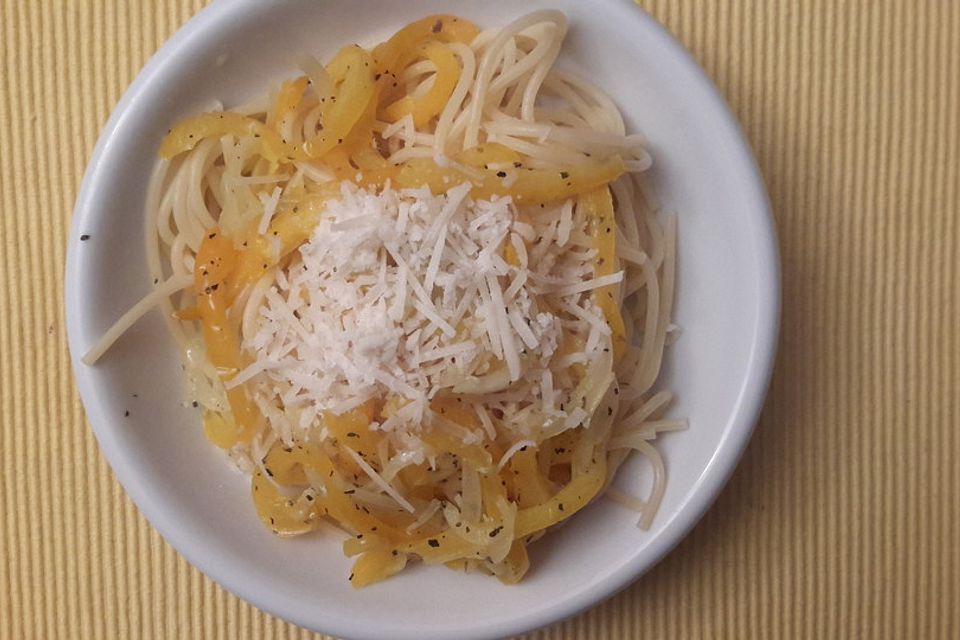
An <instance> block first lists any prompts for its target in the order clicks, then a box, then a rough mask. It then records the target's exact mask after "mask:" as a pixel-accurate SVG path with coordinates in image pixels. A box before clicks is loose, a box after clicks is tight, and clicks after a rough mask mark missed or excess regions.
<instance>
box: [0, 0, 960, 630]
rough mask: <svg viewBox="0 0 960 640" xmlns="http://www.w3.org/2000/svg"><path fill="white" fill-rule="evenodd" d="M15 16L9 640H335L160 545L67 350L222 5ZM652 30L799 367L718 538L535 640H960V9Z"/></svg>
mask: <svg viewBox="0 0 960 640" xmlns="http://www.w3.org/2000/svg"><path fill="white" fill-rule="evenodd" d="M0 3H2V4H0V7H2V8H0V51H2V56H0V65H2V71H0V83H2V88H3V90H2V94H0V198H2V200H0V246H2V252H0V277H2V279H3V284H2V286H0V385H2V386H0V398H2V423H0V638H3V639H4V640H20V639H33V638H38V639H46V638H224V639H227V638H229V639H233V638H249V639H256V640H261V639H267V638H283V639H287V638H307V637H314V636H313V635H312V634H310V633H309V632H307V631H304V630H301V629H298V628H297V627H294V626H292V625H290V624H287V623H285V622H283V621H280V620H277V619H275V618H272V617H270V616H268V615H265V614H263V613H261V612H259V611H258V610H257V609H255V608H254V607H252V606H250V605H248V604H246V603H244V602H242V601H240V600H238V599H237V598H235V597H233V596H231V595H229V594H228V593H226V592H224V591H223V590H222V589H220V588H218V587H217V586H215V585H214V584H213V583H212V582H210V581H209V580H208V579H206V578H205V577H203V576H202V575H201V574H200V573H199V572H198V571H197V570H195V569H193V568H192V567H191V566H190V565H188V564H187V563H186V561H184V560H183V559H182V558H181V557H180V556H178V555H177V554H176V553H175V552H174V551H173V550H172V549H171V548H170V547H169V546H167V544H166V543H164V542H163V540H162V539H161V538H160V536H159V535H158V534H157V533H156V532H155V531H154V530H153V529H152V528H151V527H150V526H149V525H148V524H147V522H146V521H145V520H144V518H143V517H142V516H141V515H140V514H139V512H138V511H137V510H136V508H135V507H134V506H133V505H132V503H131V502H130V500H129V499H128V498H127V497H126V495H125V494H124V492H123V490H122V489H121V488H120V486H119V484H118V483H117V481H116V479H115V478H114V476H113V475H112V473H111V471H110V469H109V468H108V466H107V464H106V462H105V461H104V459H103V457H102V455H101V454H100V452H99V450H98V448H97V445H96V442H95V440H94V438H93V435H92V433H91V431H90V429H89V426H88V425H87V424H86V422H85V419H84V414H83V410H82V407H81V405H80V402H79V399H78V397H77V393H76V390H75V388H74V384H73V381H72V377H71V373H70V367H69V360H68V356H67V350H66V346H65V329H64V317H63V304H62V300H63V264H64V252H65V247H66V243H67V235H68V228H69V223H70V216H71V209H72V207H73V203H74V200H75V198H76V195H77V190H78V187H79V183H80V179H81V177H82V174H83V171H84V168H85V165H86V162H87V160H88V158H89V157H90V153H91V150H92V149H93V145H94V143H95V141H96V139H97V136H98V134H99V131H100V128H101V127H102V126H103V124H104V123H105V122H106V119H107V117H108V115H109V113H110V110H111V108H112V107H113V105H114V104H115V103H116V102H117V100H118V99H119V97H120V95H121V94H122V92H123V91H124V89H125V88H126V86H127V85H128V84H129V83H130V81H131V80H132V79H133V77H134V75H135V74H136V72H137V71H138V70H139V69H140V67H141V66H142V65H143V63H144V62H145V61H146V59H147V58H148V57H149V56H150V55H151V54H152V53H153V52H154V51H155V50H156V48H157V47H159V45H160V44H161V43H162V42H163V41H164V40H165V39H166V38H167V37H168V36H169V35H170V34H171V33H172V32H173V31H174V30H175V29H177V28H178V27H179V26H180V25H181V24H182V23H183V22H185V21H186V20H187V19H188V18H189V17H190V16H191V15H192V14H193V13H195V12H196V11H197V10H198V9H199V8H200V6H201V4H202V3H200V2H198V1H195V0H194V1H188V0H170V1H166V2H146V1H144V2H140V1H138V2H126V1H125V0H71V1H69V2H64V1H58V0H40V1H36V2H28V1H20V2H17V1H14V0H0ZM641 5H642V6H643V7H644V8H646V9H647V10H648V11H650V12H651V13H652V14H653V15H654V16H655V17H657V18H658V19H659V20H660V21H662V22H663V23H664V24H665V25H666V26H667V27H668V28H669V29H670V30H671V31H672V32H673V33H674V34H676V36H677V37H678V38H679V39H680V40H681V41H682V42H683V43H684V44H685V45H686V46H687V47H688V48H689V49H690V50H691V51H692V52H693V54H694V56H696V58H697V59H698V60H699V61H700V63H701V64H702V65H703V66H704V68H705V69H706V70H707V73H708V74H709V75H710V76H711V77H712V78H713V80H714V81H715V82H716V83H717V85H718V86H719V88H720V91H721V92H722V93H723V94H724V96H726V98H727V100H728V101H729V103H730V105H731V107H732V109H733V111H734V113H735V114H736V116H737V117H738V118H739V120H740V122H741V123H742V125H743V128H744V130H745V132H746V135H747V137H748V138H749V140H750V142H751V144H752V145H753V148H754V149H755V151H756V156H757V159H758V161H759V164H760V167H761V169H762V171H763V174H764V177H765V179H766V182H767V186H768V188H769V192H770V198H771V201H772V204H773V212H774V216H775V217H776V223H777V228H778V232H779V235H780V249H781V255H782V260H783V322H782V334H781V339H780V354H779V359H778V363H777V367H776V371H775V374H774V379H773V384H772V387H771V391H770V396H769V399H768V401H767V404H766V408H765V410H764V412H763V417H762V419H761V420H760V424H759V426H758V428H757V431H756V435H755V436H754V438H753V440H752V442H751V444H750V447H749V449H748V450H747V453H746V455H745V457H744V459H743V461H742V463H741V464H740V466H739V467H738V469H737V472H736V474H735V475H734V477H733V479H732V481H731V482H730V484H729V485H728V486H727V488H726V490H725V491H724V492H723V494H722V495H721V497H720V499H719V500H718V502H717V503H716V504H715V506H714V507H713V508H712V509H711V510H710V511H709V513H708V514H707V515H706V517H705V518H704V519H703V521H702V522H701V523H700V524H699V525H698V526H697V527H696V529H695V530H694V531H693V533H692V534H691V535H690V536H689V537H688V538H687V539H686V540H685V541H684V542H683V543H682V544H681V545H680V546H679V547H677V549H676V550H675V551H673V553H671V554H670V555H669V556H668V557H667V558H666V559H665V560H664V561H663V562H661V563H660V564H659V565H658V566H657V567H656V568H655V569H653V570H652V571H651V572H650V573H649V574H647V575H646V576H645V577H643V578H642V579H640V580H639V581H638V582H637V583H635V584H634V585H633V586H631V587H630V588H628V589H627V590H626V591H624V592H622V593H620V594H619V595H617V596H616V597H614V598H613V599H611V600H609V601H607V602H604V603H603V604H601V605H599V606H597V607H595V608H593V609H591V610H589V611H588V612H586V613H584V614H582V615H580V616H579V617H577V618H574V619H572V620H569V621H566V622H564V623H561V624H559V625H556V626H554V627H552V628H549V629H546V630H543V631H540V632H538V633H535V634H533V635H532V636H531V637H534V638H540V639H543V640H546V639H549V640H558V639H560V638H578V639H582V640H587V639H590V640H594V639H597V640H599V639H600V638H668V637H669V638H674V637H675V638H705V639H706V638H709V639H713V638H755V637H756V638H788V637H789V638H933V637H939V638H948V637H956V633H957V629H958V628H960V607H958V606H957V603H958V602H960V528H958V524H960V522H958V517H957V512H958V509H960V462H958V460H960V434H958V431H960V411H958V408H960V407H958V405H960V402H958V396H960V338H958V333H960V281H958V275H960V256H958V254H957V251H958V249H960V231H958V225H957V217H958V213H960V193H958V186H960V157H958V156H960V122H958V119H960V46H958V45H960V3H958V2H953V1H951V0H918V1H914V0H899V1H881V0H860V1H847V0H835V1H828V0H805V1H803V2H797V1H794V0H781V1H773V0H770V1H767V0H657V1H654V0H649V1H643V2H641Z"/></svg>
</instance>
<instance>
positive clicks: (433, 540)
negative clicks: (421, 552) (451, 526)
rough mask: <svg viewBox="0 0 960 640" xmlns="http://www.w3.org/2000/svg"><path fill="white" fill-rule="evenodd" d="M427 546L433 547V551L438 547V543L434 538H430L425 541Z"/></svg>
mask: <svg viewBox="0 0 960 640" xmlns="http://www.w3.org/2000/svg"><path fill="white" fill-rule="evenodd" d="M427 544H428V545H430V546H431V547H433V548H434V549H436V548H437V547H439V546H440V541H439V540H437V539H436V538H430V539H429V540H427Z"/></svg>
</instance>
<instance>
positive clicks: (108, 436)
mask: <svg viewBox="0 0 960 640" xmlns="http://www.w3.org/2000/svg"><path fill="white" fill-rule="evenodd" d="M604 4H605V5H608V6H609V8H610V9H612V10H613V9H618V10H620V11H621V13H623V14H624V16H628V14H633V15H632V17H626V18H625V19H629V20H633V21H634V23H635V28H637V29H643V30H644V35H645V36H646V37H648V38H649V39H651V40H653V41H654V42H653V44H652V45H651V46H654V47H658V48H662V49H663V50H665V51H666V52H667V54H668V55H669V56H670V57H672V58H673V60H674V62H675V64H678V65H682V66H683V67H684V71H685V72H687V73H689V74H690V79H691V81H693V82H695V84H696V88H697V91H698V92H699V94H700V98H701V99H703V100H705V101H706V102H707V103H709V104H707V107H706V108H709V109H711V110H713V111H715V112H716V113H717V114H718V116H719V117H720V118H721V119H722V122H723V130H722V132H721V133H722V134H723V135H724V136H725V139H726V142H728V143H729V144H728V149H729V152H730V154H731V162H732V163H735V164H737V165H738V166H741V167H742V168H743V169H742V170H743V172H744V175H743V178H744V184H745V185H747V186H746V189H745V194H746V196H747V200H746V206H745V207H744V209H743V214H744V215H748V216H750V222H751V225H750V229H751V231H752V234H753V238H751V243H752V245H753V246H754V248H755V250H756V252H757V265H758V267H759V268H758V270H757V280H758V283H757V295H758V298H757V312H756V313H757V321H756V326H757V330H756V332H755V334H754V336H753V338H752V341H751V351H750V356H749V360H748V366H747V370H746V373H745V376H744V380H743V383H742V385H741V388H740V395H739V397H738V398H737V402H736V408H735V410H734V411H733V412H732V414H731V417H730V418H729V420H728V421H727V422H728V425H729V427H728V428H727V429H726V431H725V434H724V437H723V438H722V439H721V440H720V443H719V445H718V446H717V448H716V450H715V451H714V453H713V455H712V457H711V458H710V461H709V462H708V464H707V465H706V467H704V469H703V471H702V473H701V475H700V478H699V480H698V482H697V485H696V487H695V488H694V489H693V490H692V491H691V493H690V497H689V499H688V500H687V501H686V503H685V504H684V505H683V508H682V509H681V510H680V511H679V512H678V513H677V514H676V515H675V517H673V518H672V520H671V522H670V524H669V526H668V527H667V528H665V529H664V530H663V532H662V533H661V534H660V535H658V536H656V537H655V538H653V539H651V540H650V541H649V543H648V545H647V546H648V547H649V548H650V549H651V552H650V553H648V554H647V555H646V556H642V557H641V556H638V557H635V558H633V559H631V561H629V562H626V563H624V564H623V565H621V566H620V567H618V568H617V569H616V570H614V571H613V572H612V573H611V574H610V577H609V578H608V579H606V580H604V581H602V582H600V583H599V584H596V585H592V586H590V587H588V588H585V589H583V590H582V591H581V592H580V593H578V594H577V595H576V596H574V597H572V598H570V599H567V600H564V601H562V602H561V603H560V604H553V605H551V606H550V607H547V608H544V609H542V610H541V611H539V612H537V613H533V614H527V615H525V616H521V617H515V618H511V619H507V620H501V621H492V622H490V623H489V624H487V625H485V626H483V627H481V628H477V627H474V628H471V629H469V630H465V631H466V635H464V636H463V637H471V638H489V637H499V636H506V635H513V634H519V633H524V632H527V631H530V630H533V629H537V628H541V627H543V626H546V625H549V624H552V623H555V622H558V621H560V620H562V619H565V618H568V617H571V616H573V615H576V614H577V613H580V612H581V611H583V610H585V609H587V608H589V607H590V606H592V605H594V604H596V603H597V602H599V601H601V600H603V599H606V598H608V597H610V596H612V595H613V594H615V593H616V592H618V591H620V590H622V589H624V588H625V587H626V586H628V585H629V584H631V583H632V582H633V581H635V580H636V579H637V578H639V577H640V576H641V575H642V574H643V573H645V572H646V571H649V570H650V569H651V568H652V567H653V566H654V565H655V564H657V563H658V562H659V561H660V560H661V559H662V558H663V557H664V556H665V555H666V554H667V553H668V552H669V551H670V550H671V549H673V548H674V547H675V546H676V545H677V544H678V543H679V542H680V541H681V540H682V539H683V538H685V537H686V536H687V534H688V533H689V532H690V530H691V529H692V528H693V527H694V525H696V523H697V522H698V521H699V520H700V519H701V518H702V517H703V515H704V514H705V513H706V511H707V509H709V507H710V506H711V505H712V504H713V503H714V501H715V500H716V498H717V496H718V495H719V493H720V491H721V490H722V489H723V488H724V486H725V485H726V483H727V481H728V480H729V478H730V476H731V475H732V473H733V470H734V468H735V467H736V465H737V463H738V462H739V460H740V458H741V456H742V455H743V452H744V451H745V449H746V445H747V443H748V442H749V440H750V437H751V435H752V433H753V429H754V427H755V425H756V422H757V420H758V419H759V415H760V411H761V409H762V407H763V401H764V398H765V396H766V392H767V389H768V386H769V383H770V378H771V376H772V372H773V365H774V361H775V356H776V349H777V341H778V335H779V322H780V305H781V284H780V259H779V253H778V243H777V236H776V230H775V226H774V221H773V216H772V212H771V208H770V204H769V199H768V196H767V193H766V190H765V187H764V183H763V179H762V176H761V173H760V170H759V167H758V166H757V163H756V161H755V159H754V157H753V154H752V153H751V150H750V146H749V143H748V141H747V139H746V136H745V135H744V134H743V131H742V130H741V128H740V125H739V124H738V122H737V121H736V119H735V118H734V116H733V115H732V113H731V111H730V109H729V107H728V105H727V103H726V101H725V100H724V99H723V97H722V96H721V94H720V93H719V91H718V89H717V88H716V87H715V85H714V84H713V82H712V81H711V80H710V79H709V77H708V76H707V75H706V73H705V72H704V70H703V69H702V68H701V67H700V65H699V64H698V63H697V62H696V60H695V59H694V58H693V56H692V55H691V54H690V53H689V52H688V51H687V50H686V49H685V48H684V47H683V46H682V45H681V44H680V43H679V42H678V41H677V40H676V39H675V38H674V37H673V35H672V34H671V33H670V32H669V31H668V30H667V29H666V27H664V26H663V25H661V24H660V23H659V22H658V21H657V20H656V19H655V18H653V17H652V16H651V15H650V14H649V13H647V12H646V11H645V10H643V9H642V8H641V7H639V6H636V5H635V4H634V3H633V2H632V1H631V0H604ZM238 6H242V5H233V4H231V3H228V2H226V1H225V0H214V2H212V3H211V4H210V5H208V6H207V7H205V8H203V9H202V10H200V11H199V12H198V13H197V14H196V15H194V16H193V17H192V18H191V19H190V20H188V21H187V22H186V23H185V24H184V25H183V26H181V27H180V28H179V29H178V30H177V31H176V32H175V33H174V34H173V35H172V36H171V37H170V38H169V39H168V40H167V41H166V42H165V43H164V44H163V45H162V46H161V47H160V48H159V49H158V50H157V51H156V52H155V53H154V54H153V56H151V58H150V59H149V60H148V62H147V63H146V64H145V65H144V67H143V68H142V69H141V70H140V72H139V73H138V74H137V76H136V78H135V80H134V81H133V82H132V83H131V85H130V86H129V87H128V88H127V90H126V91H125V92H124V94H123V96H122V98H121V99H120V101H119V102H118V103H117V104H116V106H115V107H114V109H113V111H112V112H111V115H110V118H109V119H108V121H107V123H106V124H105V125H104V127H103V129H102V131H101V134H100V137H99V138H98V140H97V143H96V146H95V147H94V149H93V152H92V155H91V156H90V159H89V161H88V164H87V169H86V171H85V173H84V176H83V180H82V182H81V185H80V190H79V194H78V197H77V201H76V204H75V207H74V210H73V215H72V222H71V228H70V235H69V239H68V247H67V257H66V264H65V276H64V282H65V289H64V291H65V294H64V299H65V304H66V311H65V316H66V325H67V338H68V346H69V350H70V356H71V364H72V368H73V374H74V379H75V380H76V384H77V388H78V391H79V394H80V397H81V400H82V402H83V405H84V409H85V411H86V415H87V418H88V421H89V424H90V426H91V429H92V430H93V432H94V435H95V436H96V438H97V441H98V443H99V446H100V449H101V451H102V452H103V455H104V457H105V458H106V459H107V461H108V463H109V465H110V467H111V469H112V470H113V472H114V474H115V475H116V477H117V479H118V480H119V482H120V484H121V485H122V486H123V488H124V490H125V491H126V492H127V494H128V495H129V496H130V498H131V499H132V500H133V502H134V503H135V504H136V506H137V508H138V509H139V510H140V512H141V513H142V514H143V515H144V516H145V517H146V518H147V520H148V521H149V522H150V524H151V525H152V526H153V527H154V528H155V529H156V530H157V531H158V532H159V533H160V534H161V536H162V537H163V538H164V540H166V541H167V542H168V543H169V544H170V545H171V546H172V547H173V548H174V549H175V550H176V551H177V552H178V553H180V554H181V555H183V556H184V557H185V558H186V559H187V560H188V561H189V562H190V564H192V565H193V566H195V567H197V568H198V569H199V570H200V571H201V572H202V573H203V574H204V575H206V576H208V577H209V578H211V579H212V580H214V581H215V582H216V583H217V584H218V585H220V586H221V587H222V588H224V589H225V590H227V591H229V592H230V593H233V594H234V595H236V596H238V597H240V598H242V599H243V600H245V601H247V602H250V603H252V604H254V605H255V606H256V607H258V608H260V609H262V610H263V611H265V612H267V613H269V614H271V615H275V616H277V617H279V618H282V619H284V620H288V621H290V622H293V623H295V624H297V625H300V626H302V627H304V628H307V629H313V630H317V631H322V632H324V633H330V634H334V635H337V636H340V637H368V635H369V634H373V635H374V636H376V635H378V633H377V632H376V629H379V630H380V633H379V635H381V636H383V637H396V638H405V637H411V638H412V637H416V638H424V639H428V638H437V639H439V638H441V637H443V636H441V635H438V634H437V633H438V632H434V633H432V634H431V633H429V632H428V633H424V632H423V630H422V629H418V630H416V631H415V632H414V634H413V635H411V634H410V633H407V634H406V635H405V634H404V631H403V630H402V629H397V628H392V629H391V631H390V632H389V636H384V635H383V631H384V628H383V626H382V625H373V626H370V625H366V624H364V623H363V622H359V621H358V623H357V624H351V625H349V626H341V625H337V624H332V625H324V628H323V629H318V628H317V624H316V618H315V617H314V618H311V617H310V616H308V615H305V614H304V613H303V612H301V611H300V610H297V609H296V608H293V607H288V606H285V602H283V601H276V600H274V601H271V600H270V599H269V598H267V597H265V594H264V593H263V592H262V591H259V590H258V589H257V588H255V587H252V586H250V585H249V584H247V583H244V582H243V581H240V580H238V579H237V576H236V575H234V574H233V573H232V570H231V569H230V567H225V566H223V564H222V563H218V562H216V561H215V560H208V558H210V557H212V556H211V555H210V554H208V553H207V551H208V546H209V545H208V544H204V542H203V541H202V540H201V541H198V540H194V539H192V538H190V537H189V536H188V535H186V534H185V533H184V532H183V531H181V530H180V529H178V527H177V526H176V523H175V520H176V518H175V517H171V516H168V515H166V514H163V513H161V512H159V511H158V510H157V508H156V505H154V504H153V499H152V498H151V496H150V489H149V487H148V486H146V485H145V484H144V483H142V482H141V481H140V479H139V477H138V471H137V469H136V465H135V464H133V461H132V460H131V459H130V457H129V456H128V455H127V454H126V453H125V452H124V449H123V447H122V446H121V445H120V443H119V442H118V439H117V438H116V436H115V434H114V433H113V431H114V426H113V425H114V423H119V420H117V419H116V418H115V417H113V416H112V415H111V414H109V413H108V412H107V411H106V410H105V408H104V407H103V405H102V404H101V402H100V401H99V399H98V394H97V385H96V383H95V382H94V380H93V377H92V376H91V375H89V368H88V367H86V366H85V365H84V364H82V362H81V361H80V358H81V357H82V356H83V352H82V349H83V346H82V345H83V336H82V335H81V330H80V326H81V309H82V306H83V303H82V301H81V300H82V295H81V294H82V291H80V290H79V286H78V282H77V278H76V277H74V276H73V274H77V273H78V272H79V264H80V261H81V257H80V253H79V248H78V246H79V244H80V243H79V242H77V239H78V238H79V236H80V234H81V229H82V228H84V226H85V223H86V221H87V220H88V219H91V217H92V216H93V215H94V213H93V212H92V209H91V206H90V204H91V200H92V197H93V189H94V187H93V185H95V184H96V183H97V182H99V181H100V180H101V179H103V176H102V174H103V172H104V167H103V164H104V157H105V156H107V155H108V154H109V152H110V146H111V142H112V141H113V140H114V139H115V137H116V136H117V135H118V130H120V129H121V128H122V124H123V120H124V116H125V114H126V113H127V111H128V109H129V108H130V107H131V106H132V105H133V103H135V102H136V99H137V97H138V95H139V94H140V93H141V92H142V91H143V90H144V89H145V87H146V86H147V85H149V83H150V82H151V80H152V79H153V78H154V77H155V76H156V75H157V73H158V72H159V71H160V69H161V68H162V67H163V65H164V64H165V61H166V59H167V58H170V57H171V56H173V55H174V54H175V53H176V52H177V51H179V50H181V49H182V48H183V47H185V46H187V45H189V43H190V41H191V40H192V39H193V38H195V37H197V36H198V35H199V34H201V33H202V32H203V31H204V30H205V29H207V28H208V27H209V26H210V25H212V24H215V23H217V22H218V21H219V20H221V19H223V18H224V17H225V16H228V15H230V14H231V13H232V11H234V10H236V8H237V7H238ZM605 8H606V7H605ZM439 633H445V632H439Z"/></svg>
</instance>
